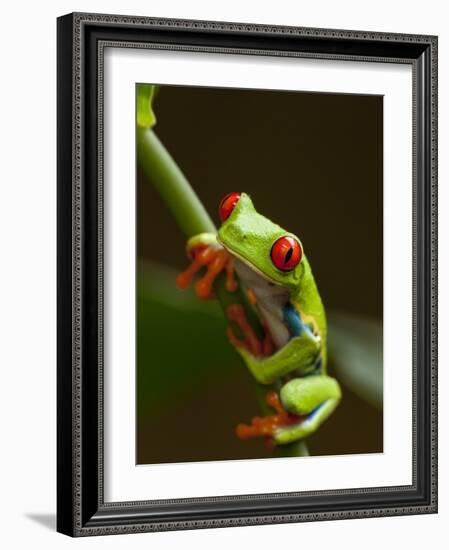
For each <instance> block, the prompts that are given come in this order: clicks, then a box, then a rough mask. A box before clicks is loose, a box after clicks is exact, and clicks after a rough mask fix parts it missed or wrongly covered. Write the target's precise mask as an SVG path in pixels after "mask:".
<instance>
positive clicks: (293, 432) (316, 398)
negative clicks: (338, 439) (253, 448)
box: [236, 375, 341, 445]
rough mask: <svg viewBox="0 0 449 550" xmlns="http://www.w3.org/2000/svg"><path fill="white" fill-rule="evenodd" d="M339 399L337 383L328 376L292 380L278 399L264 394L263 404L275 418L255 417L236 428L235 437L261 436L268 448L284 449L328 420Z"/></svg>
mask: <svg viewBox="0 0 449 550" xmlns="http://www.w3.org/2000/svg"><path fill="white" fill-rule="evenodd" d="M340 398H341V390H340V386H339V385H338V382H337V381H336V380H335V379H334V378H330V377H329V376H324V375H319V376H307V377H304V378H293V379H292V380H290V381H289V382H287V383H286V384H285V385H284V386H283V387H282V388H281V391H280V394H279V395H278V394H277V393H275V392H269V393H268V394H267V398H266V400H267V403H268V404H269V405H270V407H272V408H273V409H275V410H276V412H277V414H275V415H271V416H265V417H263V418H259V417H255V418H253V419H252V421H251V424H250V425H249V426H248V425H246V424H239V425H238V426H237V429H236V434H237V437H239V438H240V439H249V438H252V437H260V436H263V437H265V438H266V439H268V442H269V443H270V444H271V445H285V444H287V443H293V442H294V441H298V440H300V439H303V438H304V437H307V436H308V435H310V434H311V433H313V432H314V431H316V430H317V429H318V428H319V426H320V425H321V424H322V423H323V422H324V421H325V420H326V418H328V416H330V414H331V413H332V412H333V411H334V409H335V408H336V406H337V405H338V403H339V401H340Z"/></svg>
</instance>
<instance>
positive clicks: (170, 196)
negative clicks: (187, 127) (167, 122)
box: [137, 127, 217, 238]
mask: <svg viewBox="0 0 449 550" xmlns="http://www.w3.org/2000/svg"><path fill="white" fill-rule="evenodd" d="M137 152H138V159H139V165H140V167H141V168H142V170H143V172H144V173H145V175H146V176H147V177H148V179H149V180H150V181H151V183H152V185H153V187H154V188H155V189H156V191H157V192H158V193H159V195H160V196H161V198H162V200H163V201H164V202H165V204H166V206H167V208H168V209H169V210H170V212H171V214H172V215H173V217H174V218H175V220H176V222H177V223H178V225H179V227H180V228H181V230H182V231H183V233H184V234H185V236H186V237H187V238H190V237H193V236H194V235H198V233H207V232H211V233H215V232H216V231H217V228H216V227H215V225H214V223H213V221H212V220H211V219H210V216H209V214H208V213H207V211H206V209H205V208H204V206H203V204H202V203H201V201H200V200H199V199H198V197H197V195H196V193H195V191H194V190H193V189H192V188H191V186H190V184H189V182H188V181H187V179H186V177H185V176H184V174H183V173H182V172H181V170H180V169H179V167H178V165H177V164H176V162H175V161H174V160H173V158H172V156H171V155H170V153H169V152H168V151H167V149H166V148H165V147H164V146H163V145H162V143H161V142H160V140H159V138H158V137H157V135H156V134H155V133H154V132H153V130H151V129H150V128H141V127H138V128H137Z"/></svg>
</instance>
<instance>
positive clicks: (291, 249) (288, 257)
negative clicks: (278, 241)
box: [284, 247, 293, 264]
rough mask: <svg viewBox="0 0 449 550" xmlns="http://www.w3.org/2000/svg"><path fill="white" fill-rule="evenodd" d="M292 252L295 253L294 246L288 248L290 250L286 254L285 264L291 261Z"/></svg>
mask: <svg viewBox="0 0 449 550" xmlns="http://www.w3.org/2000/svg"><path fill="white" fill-rule="evenodd" d="M292 254H293V248H292V247H290V248H289V249H288V252H287V254H286V255H285V258H284V264H286V263H288V262H289V261H290V258H291V257H292Z"/></svg>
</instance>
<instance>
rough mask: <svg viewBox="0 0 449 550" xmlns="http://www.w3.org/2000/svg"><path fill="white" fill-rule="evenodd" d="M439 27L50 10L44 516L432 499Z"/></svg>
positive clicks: (406, 509) (183, 515) (73, 531)
mask: <svg viewBox="0 0 449 550" xmlns="http://www.w3.org/2000/svg"><path fill="white" fill-rule="evenodd" d="M436 201H437V38H436V37H435V36H424V35H403V34H383V33H375V32H361V31H346V30H344V31H343V30H331V29H312V28H294V27H272V26H260V25H252V24H237V23H221V22H205V21H184V20H183V21H181V20H173V19H154V18H148V17H134V16H115V15H102V14H85V13H76V14H69V15H66V16H63V17H60V18H59V19H58V510H57V529H58V531H60V532H62V533H65V534H68V535H71V536H87V535H103V534H118V533H131V532H143V531H160V530H174V529H196V528H210V527H224V526H238V525H258V524H266V523H283V522H301V521H314V520H327V519H339V518H361V517H372V516H385V515H400V514H418V513H432V512H436V511H437V471H436V468H437V396H436V391H437V266H436V262H437V225H436V216H437V204H436Z"/></svg>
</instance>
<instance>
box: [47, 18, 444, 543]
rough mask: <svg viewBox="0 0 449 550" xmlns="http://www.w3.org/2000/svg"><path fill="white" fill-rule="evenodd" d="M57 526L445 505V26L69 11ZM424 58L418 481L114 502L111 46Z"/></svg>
mask: <svg viewBox="0 0 449 550" xmlns="http://www.w3.org/2000/svg"><path fill="white" fill-rule="evenodd" d="M57 30H58V39H57V40H58V57H57V81H58V104H57V109H58V124H57V132H58V167H57V179H58V203H57V208H58V227H57V230H58V245H57V250H58V261H57V265H58V290H57V292H58V296H57V298H58V335H57V338H58V353H57V357H58V377H57V378H58V383H57V391H58V401H57V403H58V411H57V412H58V422H57V434H58V445H57V449H58V466H57V478H58V479H57V481H58V493H57V530H58V531H60V532H62V533H65V534H67V535H71V536H86V535H103V534H115V533H131V532H142V531H158V530H174V529H195V528H210V527H222V526H239V525H258V524H266V523H283V522H300V521H312V520H327V519H338V518H362V517H373V516H390V515H402V514H418V513H434V512H436V511H437V37H435V36H423V35H404V34H384V33H377V32H360V31H344V30H330V29H312V28H293V27H279V26H277V27H274V26H261V25H252V24H238V23H220V22H205V21H184V20H173V19H171V20H170V19H154V18H147V17H131V16H129V17H128V16H115V15H103V14H85V13H75V14H69V15H65V16H63V17H60V18H58V21H57ZM106 42H107V43H111V42H113V43H116V44H117V45H120V46H121V47H129V46H131V45H133V44H139V45H140V47H163V48H166V49H171V48H172V49H174V48H176V49H184V50H197V51H206V52H207V51H214V52H223V53H224V54H226V55H232V54H241V53H246V54H251V55H273V56H278V55H282V56H289V55H294V56H304V57H315V58H322V59H341V60H345V59H347V60H358V61H363V62H366V63H369V62H372V61H377V62H383V63H390V62H395V63H407V64H411V65H412V69H413V135H414V143H413V197H414V203H413V233H414V236H413V238H414V257H413V266H411V268H412V269H413V395H412V396H411V399H413V483H412V485H410V486H398V487H396V486H395V487H373V488H363V489H348V490H329V491H314V492H303V493H282V494H262V495H239V496H235V497H213V496H211V497H205V498H195V499H187V498H186V499H177V500H170V501H154V500H153V501H152V500H151V494H149V495H148V501H142V502H137V503H136V502H119V503H105V502H104V499H103V478H102V472H103V470H102V464H103V462H102V460H103V446H102V444H103V440H102V427H103V409H102V399H103V393H102V390H103V386H102V384H103V378H102V373H103V371H102V369H103V364H102V345H103V342H102V311H103V302H102V300H103V297H102V280H103V266H102V243H103V226H102V208H103V202H102V201H103V187H102V147H101V145H102V118H101V110H100V109H99V106H101V102H102V76H103V74H102V71H103V65H102V45H103V44H104V43H106Z"/></svg>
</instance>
